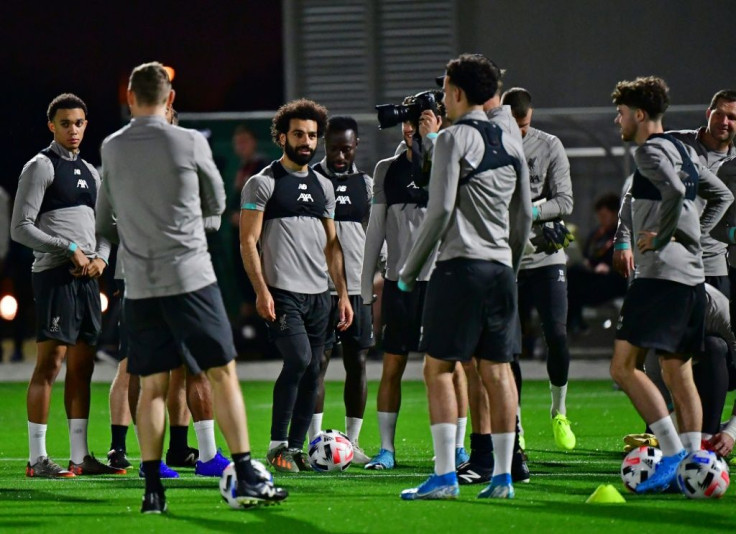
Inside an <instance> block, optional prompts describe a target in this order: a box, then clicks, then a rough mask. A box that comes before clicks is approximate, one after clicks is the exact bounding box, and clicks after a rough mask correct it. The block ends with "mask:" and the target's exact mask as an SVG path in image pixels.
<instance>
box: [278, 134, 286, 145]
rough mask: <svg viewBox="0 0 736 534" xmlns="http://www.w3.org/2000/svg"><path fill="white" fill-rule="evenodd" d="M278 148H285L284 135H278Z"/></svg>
mask: <svg viewBox="0 0 736 534" xmlns="http://www.w3.org/2000/svg"><path fill="white" fill-rule="evenodd" d="M279 146H280V147H281V148H284V146H286V134H285V133H280V134H279Z"/></svg>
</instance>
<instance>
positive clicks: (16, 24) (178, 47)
mask: <svg viewBox="0 0 736 534" xmlns="http://www.w3.org/2000/svg"><path fill="white" fill-rule="evenodd" d="M2 4H3V5H2V6H1V7H0V21H2V31H1V32H0V79H2V81H3V83H2V93H1V94H2V100H1V101H2V117H3V127H2V128H0V143H2V147H3V149H2V151H0V169H2V178H0V185H2V186H3V187H5V188H6V189H7V190H8V191H9V192H10V193H11V194H14V193H15V189H16V185H17V180H18V176H19V174H20V171H21V169H22V167H23V164H24V163H25V162H26V161H28V160H29V159H30V158H31V157H33V155H34V154H35V153H36V152H38V151H39V150H41V149H42V148H45V147H46V146H47V145H48V144H49V143H50V142H51V139H52V135H51V133H50V132H49V131H48V128H47V126H46V122H47V121H46V108H47V106H48V104H49V102H50V101H51V100H52V99H53V98H54V97H55V96H56V95H57V94H59V93H62V92H73V93H76V94H77V95H78V96H80V97H81V98H82V99H83V100H84V101H85V102H86V103H87V106H88V108H89V117H88V118H89V125H88V126H87V131H86V133H85V138H84V141H83V143H82V147H81V155H82V157H83V158H84V159H86V160H87V161H89V162H90V163H92V164H94V165H99V163H100V161H99V160H100V156H99V146H100V143H101V142H102V140H103V139H104V138H105V137H106V136H107V135H109V134H110V133H112V132H113V131H115V130H116V129H118V128H119V127H120V126H121V125H122V122H121V116H122V115H121V103H120V94H121V93H120V89H121V87H122V86H123V85H124V84H125V83H126V79H127V76H128V75H129V73H130V71H131V69H132V68H133V67H135V66H136V65H138V64H140V63H143V62H146V61H152V60H158V61H161V62H162V63H164V64H166V65H170V66H172V67H174V69H175V70H176V76H175V80H174V88H175V89H176V93H177V96H176V102H175V104H174V106H175V107H176V109H177V110H179V111H251V110H268V109H276V108H277V107H278V106H279V105H280V104H281V103H282V101H283V59H282V58H283V53H282V49H283V46H282V36H281V2H278V1H273V2H272V1H263V2H261V1H256V0H217V1H216V2H196V1H184V2H172V1H165V2H164V1H156V0H152V1H149V2H145V1H141V0H130V1H126V2H105V3H102V2H99V3H98V2H95V3H93V2H69V3H63V4H62V3H50V2H44V1H42V2H33V3H31V2H16V1H10V2H8V1H6V2H3V3H2Z"/></svg>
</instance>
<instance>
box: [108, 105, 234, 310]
mask: <svg viewBox="0 0 736 534" xmlns="http://www.w3.org/2000/svg"><path fill="white" fill-rule="evenodd" d="M101 153H102V180H103V182H102V184H103V185H102V190H101V191H100V196H99V200H98V203H97V230H98V232H100V233H101V234H102V235H105V236H108V237H110V238H112V239H116V238H119V242H120V247H119V248H118V255H119V256H120V258H121V262H122V265H123V268H124V272H125V276H124V277H125V297H126V298H129V299H144V298H152V297H165V296H170V295H179V294H182V293H189V292H192V291H196V290H198V289H201V288H203V287H205V286H208V285H210V284H212V283H214V282H216V281H217V279H216V278H215V271H214V269H213V267H212V260H211V258H210V254H209V252H208V251H207V238H206V237H205V222H204V220H203V219H204V218H208V220H210V221H211V220H212V219H219V217H220V215H221V214H222V212H223V211H224V210H225V187H224V185H223V182H222V177H221V176H220V172H219V171H218V170H217V167H216V166H215V162H214V161H213V159H212V151H211V150H210V147H209V145H208V144H207V140H206V139H205V138H204V136H203V135H202V134H201V133H199V132H197V131H195V130H189V129H186V128H181V127H179V126H173V125H171V124H169V123H168V122H166V119H165V118H164V117H162V116H158V115H155V116H144V117H135V118H133V119H132V120H131V121H130V124H128V125H127V126H125V127H123V128H121V129H120V130H118V131H117V132H115V133H114V134H112V135H110V136H109V137H107V139H105V141H104V142H103V143H102V148H101ZM208 224H209V225H211V224H212V223H211V222H210V223H208Z"/></svg>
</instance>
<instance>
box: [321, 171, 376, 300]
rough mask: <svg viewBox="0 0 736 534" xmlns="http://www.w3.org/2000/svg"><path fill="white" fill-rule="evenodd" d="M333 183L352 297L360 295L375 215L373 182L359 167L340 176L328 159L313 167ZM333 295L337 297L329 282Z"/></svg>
mask: <svg viewBox="0 0 736 534" xmlns="http://www.w3.org/2000/svg"><path fill="white" fill-rule="evenodd" d="M313 169H314V170H315V171H317V172H318V173H319V174H321V175H322V176H325V177H326V178H328V179H329V180H330V181H331V182H332V187H333V189H334V190H335V230H336V231H337V239H338V241H340V247H341V248H342V255H343V258H344V263H345V279H346V281H347V286H348V295H360V273H361V271H362V269H363V252H364V251H365V228H364V225H365V224H366V223H367V222H368V216H369V215H370V212H371V197H372V196H373V179H371V177H370V176H368V175H367V174H365V173H362V172H360V171H359V170H358V169H357V167H356V166H355V164H353V166H352V168H351V169H350V171H349V172H346V173H341V174H337V173H334V172H332V171H331V170H330V169H329V168H328V167H327V161H326V158H323V159H322V161H320V162H319V163H316V164H315V165H314V167H313ZM329 286H330V292H332V294H334V295H337V291H336V290H335V284H334V283H333V282H332V279H331V278H330V279H329Z"/></svg>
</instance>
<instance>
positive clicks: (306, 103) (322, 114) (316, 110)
mask: <svg viewBox="0 0 736 534" xmlns="http://www.w3.org/2000/svg"><path fill="white" fill-rule="evenodd" d="M291 119H300V120H304V121H315V122H316V123H317V137H322V136H323V135H324V133H325V127H326V126H327V108H325V107H324V106H321V105H320V104H317V102H314V101H313V100H308V99H306V98H300V99H299V100H292V101H291V102H287V103H286V104H284V105H283V106H281V107H280V108H279V109H278V110H277V111H276V115H274V117H273V120H272V121H271V138H272V139H273V142H274V143H276V144H277V145H279V146H281V145H280V144H279V135H281V134H287V133H289V123H290V122H291Z"/></svg>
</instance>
